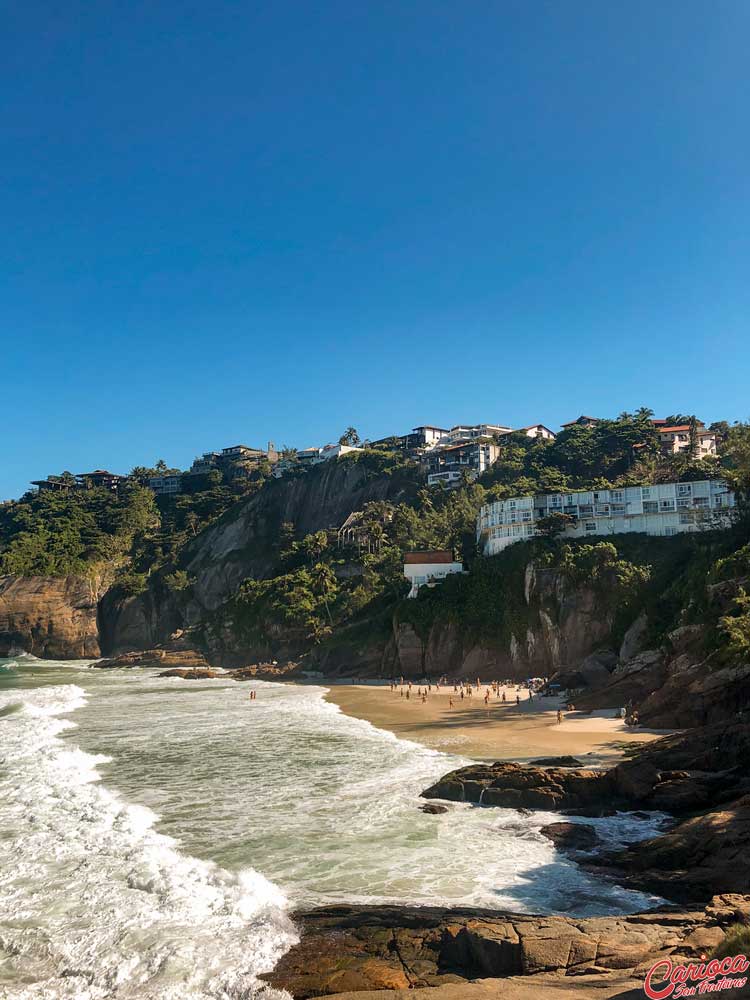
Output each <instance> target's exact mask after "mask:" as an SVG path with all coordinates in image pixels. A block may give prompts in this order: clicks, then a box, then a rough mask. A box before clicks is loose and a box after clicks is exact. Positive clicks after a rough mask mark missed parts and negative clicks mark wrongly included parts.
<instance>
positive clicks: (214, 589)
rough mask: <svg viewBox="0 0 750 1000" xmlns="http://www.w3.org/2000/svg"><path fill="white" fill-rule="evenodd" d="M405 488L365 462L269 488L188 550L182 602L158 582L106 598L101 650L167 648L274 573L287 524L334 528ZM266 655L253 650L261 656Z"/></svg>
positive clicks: (300, 529)
mask: <svg viewBox="0 0 750 1000" xmlns="http://www.w3.org/2000/svg"><path fill="white" fill-rule="evenodd" d="M410 488H412V487H411V486H410V483H409V481H408V480H406V479H404V478H403V477H401V476H399V475H393V476H389V475H383V474H377V473H374V472H372V471H371V470H370V469H368V468H367V466H366V465H365V463H363V462H354V461H346V460H344V461H331V462H327V463H325V464H324V465H322V466H319V467H318V468H316V469H313V470H310V471H309V472H308V473H306V474H304V475H301V476H299V477H295V478H291V477H289V478H287V477H285V478H283V479H279V480H276V481H274V482H271V483H269V484H268V485H266V486H265V487H264V488H263V489H262V490H261V491H260V492H259V493H256V494H255V495H254V496H252V497H250V499H248V500H246V501H244V502H243V503H239V504H237V505H236V506H235V507H233V508H231V510H229V511H227V513H226V514H225V515H224V516H223V517H222V518H220V519H219V520H218V521H217V522H216V523H215V524H213V525H211V526H210V527H209V528H207V529H206V530H205V531H203V532H201V534H200V535H198V536H197V537H196V538H195V540H194V541H193V542H191V543H190V545H189V546H188V548H187V551H186V559H187V565H186V569H187V572H188V574H189V575H190V577H191V578H192V579H193V581H194V583H193V585H192V588H191V596H190V599H189V600H188V601H185V602H181V601H179V600H177V599H176V598H174V597H171V596H170V595H168V594H165V593H164V592H163V588H160V587H159V584H158V580H157V581H154V585H153V586H152V587H150V588H149V590H148V591H147V592H146V593H145V594H143V595H140V596H138V597H134V598H129V599H127V600H124V601H123V600H114V599H112V598H111V597H110V598H107V599H105V600H104V601H103V602H102V614H101V625H102V649H103V650H104V652H105V653H107V654H110V653H116V652H121V651H124V650H128V649H145V648H149V647H151V646H153V645H155V644H157V643H160V642H165V641H166V640H167V639H168V638H169V636H170V634H171V633H172V632H173V631H174V630H175V629H176V628H179V627H184V626H192V625H197V624H198V623H199V622H201V621H202V620H203V619H204V618H205V616H206V614H207V613H208V612H211V611H215V610H216V609H217V608H218V607H220V606H221V605H222V604H223V603H224V602H225V601H226V600H227V599H228V598H229V597H231V595H232V594H233V593H234V592H235V591H236V589H237V587H238V586H239V585H240V583H241V582H242V581H243V580H244V579H245V578H247V577H254V578H256V579H262V578H263V577H265V576H267V575H268V574H269V573H271V572H272V571H273V569H274V566H275V563H276V560H277V544H278V539H279V534H280V531H281V526H282V524H284V523H285V522H289V523H291V524H293V525H294V529H295V533H296V535H297V537H303V536H304V535H307V534H310V533H311V532H315V531H319V530H321V529H323V528H337V527H339V526H340V525H341V524H342V523H343V522H344V521H345V520H346V518H347V517H348V516H349V514H350V513H351V512H352V511H354V510H361V508H362V506H363V505H364V504H366V503H368V502H370V501H372V500H390V501H394V502H398V501H400V500H403V499H404V498H405V497H406V495H407V492H408V491H409V490H410ZM248 652H250V651H248ZM272 652H273V651H272V650H262V651H261V650H259V651H258V653H259V654H260V656H261V657H262V656H263V655H271V653H272ZM282 653H283V650H282ZM277 655H278V654H277ZM217 656H218V657H219V658H220V659H221V658H225V656H226V650H223V651H222V650H217ZM279 658H280V657H279ZM242 659H243V657H242V656H240V657H239V660H242ZM244 659H247V657H244ZM239 660H238V661H237V662H239Z"/></svg>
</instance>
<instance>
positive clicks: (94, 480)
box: [75, 469, 130, 492]
mask: <svg viewBox="0 0 750 1000" xmlns="http://www.w3.org/2000/svg"><path fill="white" fill-rule="evenodd" d="M75 479H76V488H77V489H79V490H91V489H96V488H99V489H104V490H112V491H113V492H117V490H119V488H120V487H121V486H123V485H124V484H125V483H127V482H129V480H130V477H129V476H118V475H117V473H115V472H107V470H106V469H95V470H94V471H93V472H79V473H77V474H76V477H75Z"/></svg>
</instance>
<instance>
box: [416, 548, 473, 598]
mask: <svg viewBox="0 0 750 1000" xmlns="http://www.w3.org/2000/svg"><path fill="white" fill-rule="evenodd" d="M463 569H464V567H463V563H460V562H455V560H454V559H453V553H452V552H451V551H450V550H448V549H434V550H432V551H428V552H405V553H404V576H405V577H406V579H407V580H409V581H410V582H411V590H410V591H409V593H408V595H407V596H408V597H416V596H417V594H418V592H419V588H420V587H434V586H435V584H437V583H440V581H441V580H444V579H445V578H446V576H450V575H451V573H463Z"/></svg>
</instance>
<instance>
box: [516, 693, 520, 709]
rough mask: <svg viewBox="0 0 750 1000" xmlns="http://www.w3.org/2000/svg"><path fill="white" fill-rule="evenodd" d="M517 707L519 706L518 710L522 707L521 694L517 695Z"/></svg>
mask: <svg viewBox="0 0 750 1000" xmlns="http://www.w3.org/2000/svg"><path fill="white" fill-rule="evenodd" d="M516 706H517V707H518V708H520V707H521V696H520V694H517V695H516Z"/></svg>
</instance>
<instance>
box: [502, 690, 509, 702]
mask: <svg viewBox="0 0 750 1000" xmlns="http://www.w3.org/2000/svg"><path fill="white" fill-rule="evenodd" d="M507 700H508V699H507V698H506V697H505V688H503V702H506V701H507Z"/></svg>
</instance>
